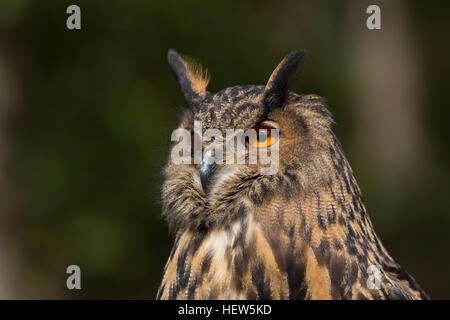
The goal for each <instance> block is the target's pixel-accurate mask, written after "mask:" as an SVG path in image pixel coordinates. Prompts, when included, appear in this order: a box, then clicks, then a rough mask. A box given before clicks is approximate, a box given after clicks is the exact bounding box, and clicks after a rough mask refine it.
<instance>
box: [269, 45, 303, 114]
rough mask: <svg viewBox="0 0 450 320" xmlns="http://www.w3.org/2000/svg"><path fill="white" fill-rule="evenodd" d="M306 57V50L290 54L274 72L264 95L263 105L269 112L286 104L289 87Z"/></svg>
mask: <svg viewBox="0 0 450 320" xmlns="http://www.w3.org/2000/svg"><path fill="white" fill-rule="evenodd" d="M305 55H306V53H305V51H304V50H299V51H294V52H292V53H290V54H289V55H288V56H287V57H285V58H284V59H283V60H282V61H281V62H280V63H279V64H278V66H277V67H276V68H275V70H274V71H273V72H272V75H271V76H270V78H269V81H268V82H267V84H266V88H265V89H264V95H263V104H264V106H265V107H266V108H267V111H268V112H270V111H272V110H273V109H275V108H278V107H279V106H281V105H282V104H283V103H284V101H285V99H286V96H287V93H288V90H289V85H290V84H291V82H292V80H293V79H294V78H295V76H296V75H297V73H298V71H299V70H300V67H301V65H302V62H303V60H304V57H305Z"/></svg>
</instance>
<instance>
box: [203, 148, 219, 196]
mask: <svg viewBox="0 0 450 320" xmlns="http://www.w3.org/2000/svg"><path fill="white" fill-rule="evenodd" d="M216 169H217V164H216V163H215V161H214V149H210V150H207V151H206V152H205V153H204V155H203V160H202V163H201V165H200V182H201V183H202V188H203V191H204V192H205V194H208V193H209V191H210V190H209V186H210V182H211V177H212V176H213V175H214V173H215V171H216Z"/></svg>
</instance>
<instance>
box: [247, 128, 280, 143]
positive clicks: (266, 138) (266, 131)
mask: <svg viewBox="0 0 450 320" xmlns="http://www.w3.org/2000/svg"><path fill="white" fill-rule="evenodd" d="M255 130H256V141H255V142H253V147H255V148H267V147H270V146H271V145H273V144H274V143H275V142H277V141H278V135H272V130H276V128H274V127H270V126H258V127H256V128H255Z"/></svg>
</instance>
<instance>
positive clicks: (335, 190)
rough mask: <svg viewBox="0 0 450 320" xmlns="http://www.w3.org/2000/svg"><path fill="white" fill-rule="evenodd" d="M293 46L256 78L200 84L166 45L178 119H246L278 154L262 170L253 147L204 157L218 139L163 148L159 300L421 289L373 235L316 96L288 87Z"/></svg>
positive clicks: (394, 294)
mask: <svg viewBox="0 0 450 320" xmlns="http://www.w3.org/2000/svg"><path fill="white" fill-rule="evenodd" d="M303 57H304V52H303V51H296V52H293V53H291V54H290V55H288V56H287V57H286V58H285V59H283V60H282V61H281V63H280V64H279V65H278V66H277V68H276V69H275V70H274V71H273V73H272V75H271V76H270V78H269V80H268V82H267V84H266V85H265V86H263V85H259V86H258V85H245V86H235V87H230V88H226V89H224V90H222V91H220V92H218V93H210V92H208V91H206V86H207V84H208V81H209V77H208V75H207V73H206V72H205V71H203V69H202V68H201V67H200V66H199V65H197V64H195V63H194V62H192V61H191V60H190V59H187V58H183V57H181V56H180V55H179V54H178V53H176V52H175V51H173V50H170V51H169V54H168V59H169V65H170V67H171V69H172V71H173V73H174V74H175V77H176V80H177V81H178V83H179V85H180V87H181V90H182V92H183V94H184V97H185V99H186V102H187V105H188V108H187V110H186V111H185V114H184V116H183V119H182V121H181V124H180V127H179V128H181V129H185V130H186V131H188V132H191V133H192V134H193V135H192V141H194V140H195V139H196V138H197V140H198V139H199V138H198V137H197V136H196V133H195V132H194V122H195V121H197V122H201V125H202V130H207V129H215V130H218V132H225V131H226V130H229V129H233V130H237V129H241V130H249V129H255V131H256V132H257V141H256V144H255V146H254V148H253V149H254V150H257V151H259V150H258V149H265V150H268V149H269V151H268V152H274V149H273V150H271V149H272V148H275V146H276V148H277V153H278V158H277V162H278V163H277V170H276V172H275V173H271V174H263V173H262V170H261V168H262V167H263V165H262V164H261V163H260V161H259V158H258V161H257V162H256V163H246V162H244V163H229V162H222V163H220V162H219V163H217V161H210V160H211V154H210V153H208V152H210V150H212V149H211V148H212V146H215V147H217V145H220V146H223V145H224V144H225V142H226V141H225V140H226V139H227V138H224V139H213V138H211V139H206V140H202V138H200V140H201V141H200V142H199V145H200V156H201V157H203V158H202V159H201V161H200V162H199V161H197V162H196V161H194V160H195V159H194V158H195V156H196V153H195V152H194V151H193V150H191V153H190V154H189V159H188V160H189V162H188V163H186V162H183V163H174V161H173V159H169V161H168V163H167V165H166V167H165V170H164V178H165V180H164V184H163V186H162V203H163V215H164V216H165V218H166V219H167V221H168V224H169V227H170V229H171V230H172V231H173V233H174V235H175V242H174V245H173V249H172V251H171V253H170V256H169V259H168V262H167V264H166V267H165V269H164V276H163V279H162V283H161V286H160V288H159V291H158V294H157V298H158V299H427V298H428V297H427V295H426V293H425V292H424V291H423V290H422V289H421V287H420V286H419V285H418V283H417V282H416V281H415V280H414V279H413V278H412V277H411V276H410V275H409V274H408V273H406V272H405V271H404V270H403V269H402V268H401V267H400V266H399V265H398V264H397V263H396V262H395V261H394V260H393V259H392V258H391V257H390V255H389V254H388V253H387V251H386V249H385V248H384V247H383V245H382V244H381V241H380V240H379V239H378V237H377V235H376V234H375V232H374V229H373V227H372V224H371V221H370V219H369V216H368V214H367V212H366V209H365V206H364V203H363V200H362V197H361V193H360V189H359V187H358V184H357V183H356V180H355V178H354V176H353V173H352V169H351V168H350V165H349V163H348V162H347V159H346V158H345V156H344V153H343V151H342V148H341V145H340V143H339V141H338V139H337V138H336V136H335V135H334V133H333V131H332V130H331V125H332V124H333V118H332V115H331V114H330V112H329V111H328V109H327V107H326V104H325V99H323V98H321V97H319V96H317V95H311V94H308V95H299V94H295V93H292V92H289V91H288V89H289V84H290V82H291V80H292V79H293V77H294V76H295V75H296V73H297V72H298V70H299V67H300V65H301V62H302V60H303ZM263 129H265V130H263ZM272 129H276V132H278V134H277V135H276V136H275V135H274V136H271V135H270V132H272ZM226 137H227V136H226ZM233 139H234V136H233ZM219 140H220V141H219ZM244 140H245V141H246V143H247V146H248V145H249V142H248V139H247V140H246V139H244ZM233 143H234V142H233ZM192 144H194V143H192ZM174 147H175V146H174ZM214 150H217V149H214ZM202 151H203V152H202ZM249 154H250V151H248V152H247V153H246V155H245V159H246V160H248V158H249ZM197 155H198V154H197ZM205 157H206V158H205ZM232 158H233V157H232ZM191 160H192V161H191Z"/></svg>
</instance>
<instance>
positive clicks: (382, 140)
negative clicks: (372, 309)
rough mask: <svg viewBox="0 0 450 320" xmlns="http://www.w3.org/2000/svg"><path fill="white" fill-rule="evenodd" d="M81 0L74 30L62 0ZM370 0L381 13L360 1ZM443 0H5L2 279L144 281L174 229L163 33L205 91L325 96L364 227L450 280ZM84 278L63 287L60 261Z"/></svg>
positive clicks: (170, 81)
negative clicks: (282, 64) (296, 53)
mask: <svg viewBox="0 0 450 320" xmlns="http://www.w3.org/2000/svg"><path fill="white" fill-rule="evenodd" d="M70 4H77V5H79V6H80V8H81V28H82V29H81V30H68V29H67V28H66V19H67V17H68V16H69V15H68V14H66V8H67V7H68V6H69V5H70ZM370 4H377V5H379V6H380V8H381V26H382V29H381V30H373V31H371V30H368V29H367V28H366V19H367V17H368V15H367V14H366V8H367V6H368V5H370ZM449 12H450V2H444V1H400V0H398V1H361V0H353V1H337V0H329V1H312V0H311V1H298V0H295V1H294V0H291V1H261V0H259V1H245V2H244V1H230V0H228V1H214V2H213V1H198V0H197V1H189V3H187V1H171V2H168V1H156V0H152V1H137V0H134V1H131V0H127V1H125V0H123V1H108V2H106V1H102V2H100V1H88V0H86V1H65V0H59V1H49V0H39V1H38V0H35V1H32V0H2V1H1V2H0V220H1V221H0V297H1V298H154V297H155V294H156V290H157V287H158V285H159V281H160V279H161V274H162V270H163V267H164V264H165V262H166V259H167V257H168V254H169V250H170V247H171V242H172V238H171V236H170V235H169V234H168V231H167V226H166V224H165V222H164V221H163V219H162V218H161V217H160V211H161V209H160V200H159V187H160V185H161V180H162V179H161V174H160V173H161V168H162V167H163V165H164V162H165V159H166V156H167V154H168V146H169V143H170V133H171V131H172V130H173V129H174V128H175V126H176V125H177V123H178V120H179V117H180V113H181V112H182V110H183V104H184V101H183V97H182V95H181V93H180V91H179V88H178V86H177V84H176V82H175V80H174V78H173V76H172V74H171V72H170V70H169V68H168V66H167V62H166V55H167V50H168V49H169V48H175V49H177V50H178V51H179V52H181V53H183V54H186V55H189V56H192V57H193V58H195V59H197V60H198V61H200V62H201V63H202V64H203V65H205V66H207V67H208V68H209V70H210V71H211V73H212V80H211V82H210V85H209V87H208V88H209V90H210V91H218V90H220V89H222V88H225V87H227V86H232V85H237V84H265V83H266V81H267V79H268V76H269V75H270V73H271V71H272V70H273V68H274V67H275V66H276V64H277V63H278V62H279V61H280V60H281V59H282V58H283V56H284V55H286V54H287V53H288V52H290V51H292V50H295V49H299V48H304V49H307V51H308V58H307V61H306V64H305V67H304V70H303V73H302V75H301V76H300V77H299V79H298V81H296V83H295V84H294V86H293V87H292V91H295V92H297V93H317V94H319V95H322V96H324V97H326V98H327V99H328V102H329V105H330V109H331V111H332V112H333V114H334V115H335V118H336V122H337V125H336V126H335V132H336V134H337V136H338V137H339V139H340V140H341V142H342V144H343V147H344V151H345V152H346V155H347V157H348V158H349V160H350V163H351V164H352V167H353V169H354V172H355V174H356V177H357V179H358V181H359V184H360V186H361V189H362V191H363V195H364V197H365V202H366V205H367V208H368V212H369V214H370V215H371V218H372V221H373V223H374V225H375V228H376V231H377V233H378V234H379V236H380V237H381V239H382V240H383V242H384V244H385V246H386V247H387V249H388V250H389V251H390V253H391V254H392V256H393V257H394V258H395V259H396V260H397V261H398V262H399V263H400V264H401V265H402V266H403V267H404V268H405V269H406V270H407V271H409V272H410V273H411V274H412V275H413V276H414V277H415V278H416V279H417V280H418V281H419V283H420V284H421V285H422V286H423V287H424V289H425V290H426V291H427V292H428V293H429V294H430V296H431V297H432V298H450V275H449V273H448V271H449V270H450V206H449V204H448V202H447V201H448V200H449V197H450V196H449V191H450V166H449V163H450V149H449V147H450V130H449V128H448V121H449V115H450V105H449V97H448V93H449V89H450V86H449V83H450V62H449V61H450V59H449V56H450V42H449V41H448V39H449V34H450V32H449V31H450V21H449V19H448V14H449ZM70 264H76V265H79V266H80V267H81V270H82V290H73V291H69V290H67V288H66V278H67V276H68V275H67V274H66V268H67V266H68V265H70Z"/></svg>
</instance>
